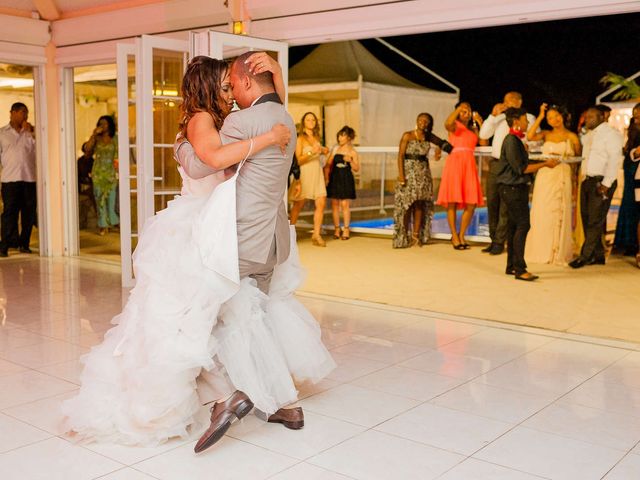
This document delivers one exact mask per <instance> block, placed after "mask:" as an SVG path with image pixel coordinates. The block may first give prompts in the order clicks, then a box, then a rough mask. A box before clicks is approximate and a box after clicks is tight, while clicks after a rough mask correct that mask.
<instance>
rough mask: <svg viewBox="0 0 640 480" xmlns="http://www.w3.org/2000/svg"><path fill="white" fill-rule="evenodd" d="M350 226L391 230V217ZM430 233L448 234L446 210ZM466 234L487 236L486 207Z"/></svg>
mask: <svg viewBox="0 0 640 480" xmlns="http://www.w3.org/2000/svg"><path fill="white" fill-rule="evenodd" d="M619 209H620V207H619V206H618V205H612V206H611V208H610V209H609V215H608V218H607V225H608V229H609V230H611V229H612V228H613V229H615V224H616V220H617V218H618V210H619ZM461 217H462V210H458V215H457V224H458V226H459V225H460V218H461ZM351 226H352V227H362V228H379V229H381V230H393V218H391V217H388V218H376V219H372V220H360V221H357V222H351ZM431 233H432V234H434V235H436V234H445V235H448V234H449V233H450V231H449V226H448V225H447V213H446V212H436V213H435V215H434V216H433V223H432V225H431ZM467 235H469V236H477V237H487V238H488V237H489V223H488V216H487V207H480V208H476V211H475V213H474V215H473V220H471V225H469V230H468V231H467Z"/></svg>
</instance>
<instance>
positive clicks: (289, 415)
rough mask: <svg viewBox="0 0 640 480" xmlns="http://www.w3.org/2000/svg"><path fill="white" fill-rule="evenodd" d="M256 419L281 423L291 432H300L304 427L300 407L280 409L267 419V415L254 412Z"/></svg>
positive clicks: (257, 411) (258, 411)
mask: <svg viewBox="0 0 640 480" xmlns="http://www.w3.org/2000/svg"><path fill="white" fill-rule="evenodd" d="M256 417H258V418H260V419H261V420H264V421H266V422H269V423H281V424H282V425H284V426H285V427H287V428H289V429H291V430H300V429H301V428H302V427H304V413H303V411H302V407H295V408H281V409H280V410H278V411H277V412H276V413H274V414H273V415H270V416H269V418H267V414H266V413H264V412H261V411H260V410H256Z"/></svg>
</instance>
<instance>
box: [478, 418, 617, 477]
mask: <svg viewBox="0 0 640 480" xmlns="http://www.w3.org/2000/svg"><path fill="white" fill-rule="evenodd" d="M516 428H522V429H525V430H534V431H536V432H540V433H544V434H545V435H550V436H552V437H557V438H562V439H565V440H571V441H573V442H577V443H581V444H583V445H591V446H595V447H598V448H606V449H608V450H613V451H616V452H619V453H621V454H622V457H621V458H620V459H619V460H618V462H616V465H617V464H618V463H620V462H621V461H622V459H623V458H625V457H626V456H627V455H628V453H624V451H623V450H618V449H615V448H612V447H607V446H603V445H597V444H594V443H591V442H587V441H585V440H577V439H575V438H571V437H567V436H563V435H558V434H556V433H552V432H545V431H541V430H537V429H535V428H531V427H527V426H525V425H522V423H519V424H518V425H516V426H514V427H513V428H512V429H510V430H509V431H507V432H505V433H504V434H502V435H500V436H499V437H498V438H496V439H495V440H493V441H491V442H490V443H488V444H487V445H485V446H484V447H482V448H480V449H478V450H477V451H475V452H473V453H472V457H473V458H474V459H476V460H482V461H486V460H484V459H482V458H478V457H475V456H474V455H477V454H478V453H479V452H480V451H482V450H484V449H485V448H487V447H488V446H490V445H492V444H493V443H495V442H496V441H498V440H499V439H500V438H502V437H504V436H505V435H507V434H509V433H511V432H513V431H514V430H515V429H516ZM501 466H504V467H505V468H511V467H507V466H506V465H501ZM526 473H532V472H526ZM532 474H533V473H532ZM534 475H535V474H534Z"/></svg>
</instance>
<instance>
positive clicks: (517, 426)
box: [472, 361, 615, 456]
mask: <svg viewBox="0 0 640 480" xmlns="http://www.w3.org/2000/svg"><path fill="white" fill-rule="evenodd" d="M613 363H615V361H614V362H612V363H611V364H609V365H608V366H607V367H605V369H606V368H608V367H609V366H611V365H612V364H613ZM603 370H604V369H603ZM601 371H602V370H601ZM599 373H600V372H598V373H596V374H594V375H592V376H591V377H589V378H588V379H586V380H584V381H583V382H582V383H580V384H579V385H576V386H575V387H574V388H572V389H571V390H569V391H568V392H565V393H564V394H561V395H560V397H558V398H556V399H555V400H553V401H552V402H551V403H549V404H548V405H547V406H546V407H544V408H542V409H540V410H538V411H537V412H535V413H533V414H531V415H529V416H528V417H527V418H525V419H524V420H522V421H520V422H519V423H518V424H516V425H515V426H514V427H513V428H511V429H509V430H508V431H506V432H504V433H503V434H502V435H500V436H498V437H497V438H495V439H494V440H492V441H491V442H489V443H488V444H487V445H485V446H483V447H482V448H480V449H479V450H478V451H476V452H474V453H473V454H472V456H473V455H476V454H477V453H478V452H480V451H482V450H484V449H485V448H487V447H488V446H489V445H492V444H493V443H495V442H496V441H497V440H499V439H500V438H502V437H504V436H505V435H507V434H509V433H511V432H513V431H514V430H515V429H516V428H529V427H527V426H525V425H523V424H524V423H525V422H526V421H527V420H529V419H531V418H532V417H534V416H535V415H537V414H538V413H540V412H541V411H542V410H544V409H546V408H548V407H549V406H550V405H551V404H553V403H556V402H557V401H558V400H560V399H561V398H563V397H565V396H566V395H568V394H569V393H571V392H573V391H574V390H575V389H577V388H578V387H580V386H581V385H583V384H584V383H585V382H587V381H589V380H591V379H593V378H594V377H595V376H596V375H598V374H599ZM537 431H540V430H537ZM543 433H545V434H547V435H553V436H556V437H559V438H568V437H563V436H561V435H557V434H554V433H551V432H543ZM571 440H574V441H578V442H582V443H587V444H589V445H594V444H592V443H589V442H585V441H583V440H576V439H571ZM598 446H599V445H598Z"/></svg>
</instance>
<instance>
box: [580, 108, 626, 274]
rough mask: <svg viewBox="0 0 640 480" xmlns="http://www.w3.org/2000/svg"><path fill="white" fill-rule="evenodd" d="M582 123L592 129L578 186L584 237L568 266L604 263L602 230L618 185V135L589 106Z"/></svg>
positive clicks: (599, 114) (598, 111)
mask: <svg viewBox="0 0 640 480" xmlns="http://www.w3.org/2000/svg"><path fill="white" fill-rule="evenodd" d="M586 126H587V128H588V129H589V130H593V136H592V139H591V144H590V145H588V146H587V148H586V149H585V151H584V153H583V156H584V158H585V161H584V164H585V165H584V173H585V175H586V176H585V179H584V180H583V181H582V185H581V188H580V212H581V215H582V228H583V229H584V237H585V240H584V244H583V245H582V251H581V252H580V255H579V256H578V257H577V258H575V259H574V260H573V261H572V262H571V263H569V265H570V266H571V267H572V268H581V267H584V266H585V265H594V264H598V265H604V263H605V255H604V254H605V251H604V245H603V243H602V232H603V231H604V228H605V224H606V221H607V212H608V211H609V206H610V205H611V198H612V197H613V194H614V192H615V191H616V187H617V185H618V182H617V180H616V178H617V177H618V170H619V169H620V165H621V163H622V144H623V138H622V134H621V133H620V132H618V131H617V130H616V129H615V128H613V127H612V126H610V125H609V124H608V123H606V122H605V121H604V114H603V112H602V111H601V110H600V109H598V108H596V107H592V108H590V109H589V110H587V114H586Z"/></svg>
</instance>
